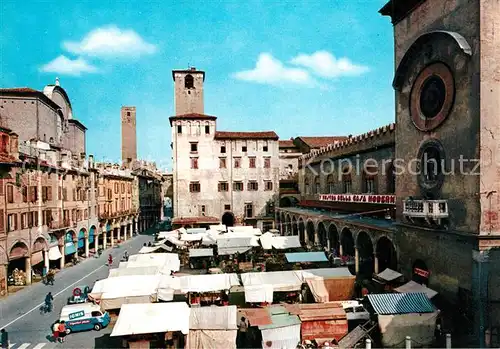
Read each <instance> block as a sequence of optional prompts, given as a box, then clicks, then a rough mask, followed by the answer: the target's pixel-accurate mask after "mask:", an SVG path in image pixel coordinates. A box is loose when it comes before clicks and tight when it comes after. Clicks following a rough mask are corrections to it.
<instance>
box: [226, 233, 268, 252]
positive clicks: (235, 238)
mask: <svg viewBox="0 0 500 349" xmlns="http://www.w3.org/2000/svg"><path fill="white" fill-rule="evenodd" d="M255 244H257V246H259V244H258V241H257V240H256V239H255V238H254V236H251V235H245V234H242V235H238V234H224V235H219V236H218V237H217V253H218V254H219V255H230V254H235V253H245V252H247V251H248V250H250V249H251V248H252V246H255Z"/></svg>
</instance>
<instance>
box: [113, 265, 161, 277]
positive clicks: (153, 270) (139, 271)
mask: <svg viewBox="0 0 500 349" xmlns="http://www.w3.org/2000/svg"><path fill="white" fill-rule="evenodd" d="M159 272H160V268H158V267H136V268H116V269H111V270H110V271H109V275H108V278H112V277H118V276H134V275H157V274H159Z"/></svg>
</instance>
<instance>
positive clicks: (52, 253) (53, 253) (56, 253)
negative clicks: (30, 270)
mask: <svg viewBox="0 0 500 349" xmlns="http://www.w3.org/2000/svg"><path fill="white" fill-rule="evenodd" d="M60 258H62V254H61V251H60V250H59V246H52V247H51V248H50V249H49V259H50V260H51V261H56V260H58V259H60Z"/></svg>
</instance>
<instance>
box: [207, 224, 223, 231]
mask: <svg viewBox="0 0 500 349" xmlns="http://www.w3.org/2000/svg"><path fill="white" fill-rule="evenodd" d="M209 228H210V230H217V231H226V226H225V225H224V224H219V225H210V226H209Z"/></svg>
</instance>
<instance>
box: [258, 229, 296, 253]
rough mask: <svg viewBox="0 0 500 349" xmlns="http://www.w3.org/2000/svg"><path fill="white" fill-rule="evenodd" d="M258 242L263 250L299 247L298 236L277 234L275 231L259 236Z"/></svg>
mask: <svg viewBox="0 0 500 349" xmlns="http://www.w3.org/2000/svg"><path fill="white" fill-rule="evenodd" d="M260 244H261V245H262V248H263V249H264V250H271V249H273V248H275V249H277V250H286V249H289V248H298V247H301V245H300V240H299V236H277V235H276V234H275V233H272V232H270V231H269V232H267V233H265V234H262V236H261V237H260Z"/></svg>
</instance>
